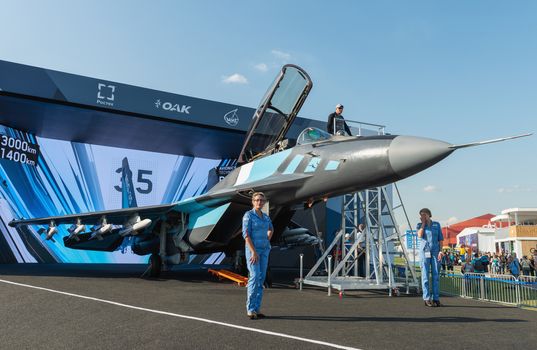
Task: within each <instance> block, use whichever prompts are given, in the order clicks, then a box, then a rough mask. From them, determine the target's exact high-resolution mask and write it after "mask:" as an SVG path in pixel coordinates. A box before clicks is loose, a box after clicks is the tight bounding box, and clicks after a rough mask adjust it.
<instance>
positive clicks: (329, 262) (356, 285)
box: [301, 184, 419, 295]
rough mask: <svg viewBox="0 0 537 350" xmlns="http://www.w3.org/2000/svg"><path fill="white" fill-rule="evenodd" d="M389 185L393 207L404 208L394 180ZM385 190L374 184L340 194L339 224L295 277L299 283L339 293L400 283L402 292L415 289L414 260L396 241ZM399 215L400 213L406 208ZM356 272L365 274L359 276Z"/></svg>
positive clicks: (390, 287) (393, 288)
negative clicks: (312, 262)
mask: <svg viewBox="0 0 537 350" xmlns="http://www.w3.org/2000/svg"><path fill="white" fill-rule="evenodd" d="M394 188H395V189H396V194H397V198H398V199H399V203H400V204H399V205H398V206H397V207H395V209H397V208H400V207H402V208H403V210H404V206H403V203H402V200H401V196H400V194H399V190H398V189H397V186H396V185H395V184H394ZM388 191H389V189H388V188H387V187H377V188H372V189H368V190H365V191H361V192H357V193H352V194H346V195H344V196H342V197H343V199H342V210H341V229H340V230H339V231H338V233H337V235H336V237H335V238H334V240H333V241H332V243H331V244H330V245H329V246H328V247H327V248H326V249H325V251H324V254H322V256H321V257H320V258H319V259H318V260H317V262H316V264H315V265H314V266H313V267H312V269H311V270H310V271H309V272H308V274H307V275H306V277H305V278H304V279H301V282H302V283H304V284H307V285H314V286H321V287H328V293H329V295H330V293H331V292H330V291H331V289H332V288H334V289H337V290H339V291H340V293H341V295H342V293H343V292H344V291H345V290H359V289H388V291H389V294H390V295H392V292H393V291H396V292H398V288H399V287H403V286H406V291H407V293H408V292H409V288H410V287H411V286H412V287H416V288H419V284H418V282H417V278H416V272H415V268H414V265H415V263H411V260H410V259H409V252H408V250H407V248H406V246H405V245H404V244H403V242H402V240H401V234H400V231H399V226H398V225H397V222H396V220H395V216H394V207H392V196H391V194H390V193H389V192H388ZM404 215H405V217H406V211H404ZM408 222H409V220H408V217H407V223H408ZM360 223H362V224H364V226H365V227H362V226H361V225H360ZM409 226H410V225H409ZM397 248H398V249H399V252H397V251H396V250H397ZM398 254H400V255H401V258H402V260H403V265H404V266H396V265H395V264H394V256H395V255H398ZM360 263H361V266H360ZM322 266H323V267H325V269H324V268H322ZM332 266H333V270H332ZM403 267H404V269H403ZM360 268H361V269H362V271H360ZM403 271H404V272H403ZM360 272H361V274H362V275H364V276H365V277H363V276H360Z"/></svg>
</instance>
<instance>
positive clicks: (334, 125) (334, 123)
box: [326, 104, 352, 136]
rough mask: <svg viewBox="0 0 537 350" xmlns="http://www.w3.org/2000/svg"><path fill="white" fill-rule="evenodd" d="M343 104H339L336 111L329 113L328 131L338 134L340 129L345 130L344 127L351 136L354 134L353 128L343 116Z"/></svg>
mask: <svg viewBox="0 0 537 350" xmlns="http://www.w3.org/2000/svg"><path fill="white" fill-rule="evenodd" d="M342 113H343V105H342V104H337V105H336V111H335V112H333V113H330V114H329V115H328V123H326V131H328V132H329V133H330V134H332V135H336V134H337V132H338V131H341V132H343V129H345V131H346V132H347V134H348V135H349V136H352V134H351V129H350V128H349V126H348V125H347V123H346V122H345V119H344V118H343V114H342Z"/></svg>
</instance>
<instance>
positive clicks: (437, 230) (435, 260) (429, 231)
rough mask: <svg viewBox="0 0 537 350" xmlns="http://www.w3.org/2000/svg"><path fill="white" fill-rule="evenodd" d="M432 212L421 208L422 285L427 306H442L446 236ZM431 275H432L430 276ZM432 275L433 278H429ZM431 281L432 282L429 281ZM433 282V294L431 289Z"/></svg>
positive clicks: (419, 231) (419, 230)
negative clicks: (442, 266) (443, 251)
mask: <svg viewBox="0 0 537 350" xmlns="http://www.w3.org/2000/svg"><path fill="white" fill-rule="evenodd" d="M431 217H432V214H431V211H430V210H429V209H428V208H423V209H422V210H420V221H421V222H420V223H419V224H418V227H417V230H418V240H419V242H420V249H419V252H420V261H421V287H422V290H423V300H424V302H425V305H426V306H442V304H440V279H439V276H438V270H439V268H438V267H439V264H440V259H441V258H442V253H441V249H442V244H443V243H444V236H443V235H442V229H441V227H440V224H439V223H438V222H436V221H432V220H431ZM429 275H431V276H429ZM430 277H431V279H429V278H430ZM429 281H431V282H432V283H429ZM429 284H432V295H431V292H430V291H429Z"/></svg>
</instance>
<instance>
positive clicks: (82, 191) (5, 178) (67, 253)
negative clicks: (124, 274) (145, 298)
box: [0, 125, 234, 263]
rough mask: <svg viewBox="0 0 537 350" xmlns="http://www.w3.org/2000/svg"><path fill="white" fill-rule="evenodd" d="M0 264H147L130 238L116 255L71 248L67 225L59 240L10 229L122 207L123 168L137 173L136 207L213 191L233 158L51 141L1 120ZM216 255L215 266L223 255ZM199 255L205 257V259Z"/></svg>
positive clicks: (134, 176)
mask: <svg viewBox="0 0 537 350" xmlns="http://www.w3.org/2000/svg"><path fill="white" fill-rule="evenodd" d="M0 156H1V157H0V218H1V222H0V231H1V235H0V262H3V263H15V262H19V263H24V262H32V263H35V262H43V263H51V262H62V263H65V262H68V263H145V262H147V257H146V256H138V255H135V254H133V253H132V251H131V249H130V242H129V239H128V238H127V239H125V240H124V242H123V244H122V245H121V246H120V247H119V248H118V249H117V250H116V251H114V252H111V253H109V252H97V251H87V250H75V249H69V248H66V247H64V245H63V239H62V237H64V236H66V235H68V234H69V233H68V232H67V228H68V227H67V226H68V225H61V226H58V234H57V235H56V236H55V237H57V239H55V241H52V240H45V239H44V237H43V236H42V235H40V234H39V232H38V229H39V227H34V226H30V227H20V228H13V227H9V226H8V223H9V222H10V221H11V220H12V219H14V218H17V219H20V218H38V217H48V216H56V215H66V214H73V213H84V212H93V211H100V210H111V209H119V208H122V187H121V186H122V182H121V175H122V167H124V166H125V164H127V166H128V167H129V169H130V171H131V173H132V184H133V187H134V197H135V198H132V200H133V201H134V203H136V206H147V205H157V204H165V203H172V202H175V201H179V200H182V199H184V198H189V197H192V196H196V195H199V194H202V193H203V192H205V191H206V190H207V179H208V174H209V172H210V171H211V170H212V169H216V170H217V171H218V174H219V175H220V174H222V175H223V173H225V172H227V171H228V170H229V169H228V167H229V166H231V165H232V164H234V161H233V160H227V159H226V160H218V159H217V160H215V159H205V158H198V157H190V156H181V155H171V154H161V153H154V152H146V151H137V150H129V149H121V148H114V147H106V146H98V145H91V144H84V143H76V142H69V141H62V140H54V139H46V138H39V137H35V136H34V135H31V134H27V133H23V132H20V131H17V130H14V129H11V128H8V127H5V126H1V125H0ZM221 255H222V256H221V257H216V256H209V257H207V259H209V260H211V262H213V263H217V262H218V260H221V259H223V254H221ZM198 260H199V259H198Z"/></svg>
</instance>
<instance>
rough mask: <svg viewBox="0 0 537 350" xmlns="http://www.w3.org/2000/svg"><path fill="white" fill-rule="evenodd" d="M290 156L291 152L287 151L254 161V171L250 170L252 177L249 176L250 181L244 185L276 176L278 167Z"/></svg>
mask: <svg viewBox="0 0 537 350" xmlns="http://www.w3.org/2000/svg"><path fill="white" fill-rule="evenodd" d="M289 154H291V150H290V149H287V150H285V151H281V152H278V153H276V154H273V155H270V156H268V157H265V158H261V159H259V160H254V162H253V165H252V169H251V170H250V175H249V176H248V179H247V180H246V181H245V182H243V183H250V182H254V181H258V180H262V179H264V178H267V177H269V176H270V175H272V174H274V173H275V172H276V170H277V169H278V167H279V166H280V165H281V164H282V163H283V162H284V161H285V159H286V158H287V157H288V156H289Z"/></svg>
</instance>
